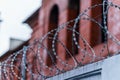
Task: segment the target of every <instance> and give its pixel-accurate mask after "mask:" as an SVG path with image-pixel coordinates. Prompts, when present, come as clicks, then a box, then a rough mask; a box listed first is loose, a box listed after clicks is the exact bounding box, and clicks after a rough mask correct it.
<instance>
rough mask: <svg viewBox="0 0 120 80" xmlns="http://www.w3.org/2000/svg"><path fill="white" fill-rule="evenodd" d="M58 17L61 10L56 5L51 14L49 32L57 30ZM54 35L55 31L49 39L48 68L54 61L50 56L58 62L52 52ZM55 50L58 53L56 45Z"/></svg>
mask: <svg viewBox="0 0 120 80" xmlns="http://www.w3.org/2000/svg"><path fill="white" fill-rule="evenodd" d="M58 17H59V9H58V6H57V5H54V6H53V8H52V9H51V12H50V17H49V26H48V32H49V31H51V30H54V29H56V28H57V26H58ZM54 34H55V31H54V32H52V33H51V34H50V35H49V36H48V38H49V39H48V41H47V44H48V50H49V53H50V55H49V54H48V58H47V65H48V66H49V65H51V64H52V59H51V57H50V56H52V58H53V60H54V61H56V59H55V56H54V55H53V52H52V41H53V37H54ZM55 48H56V51H57V44H55Z"/></svg>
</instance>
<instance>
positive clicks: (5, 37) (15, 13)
mask: <svg viewBox="0 0 120 80" xmlns="http://www.w3.org/2000/svg"><path fill="white" fill-rule="evenodd" d="M40 6H41V0H0V13H1V14H0V19H2V22H1V23H0V55H2V54H4V53H5V52H6V51H7V50H8V49H9V44H10V43H9V42H10V38H16V39H19V40H23V41H26V40H28V39H29V38H30V34H31V32H32V30H31V29H30V27H29V26H28V25H27V24H23V23H22V22H23V21H25V20H26V19H27V18H28V17H29V16H30V15H31V14H32V13H33V12H34V11H36V10H37V9H38V8H39V7H40Z"/></svg>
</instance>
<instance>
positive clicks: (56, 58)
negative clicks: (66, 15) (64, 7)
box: [0, 1, 120, 80]
mask: <svg viewBox="0 0 120 80" xmlns="http://www.w3.org/2000/svg"><path fill="white" fill-rule="evenodd" d="M99 6H107V9H105V10H103V13H101V14H99V15H97V16H96V17H94V18H92V17H91V16H89V15H88V14H87V12H88V11H89V10H91V9H94V8H96V7H99ZM111 7H112V8H114V9H116V8H117V9H119V10H120V7H119V6H118V5H115V4H113V3H112V2H108V1H104V2H103V3H102V4H95V5H93V6H91V7H88V8H87V9H86V10H84V11H83V12H81V13H80V15H78V17H77V18H75V19H73V20H71V21H69V22H66V23H64V24H62V25H60V26H58V28H56V29H53V30H51V31H49V32H48V33H46V34H45V35H44V36H43V37H41V38H40V39H36V40H35V41H34V42H33V43H32V44H30V45H28V46H24V47H23V49H22V50H19V51H18V52H15V53H13V54H11V55H10V56H9V57H8V58H7V59H6V60H4V61H3V62H1V65H0V67H1V69H0V70H1V75H0V76H1V80H15V79H17V80H25V79H28V80H45V79H46V78H49V77H52V76H55V75H58V74H61V73H63V72H66V71H68V70H72V69H75V68H77V67H80V66H83V65H85V64H88V63H92V62H95V61H98V60H101V59H105V58H106V57H108V56H110V55H108V54H110V51H111V50H110V48H109V47H110V46H113V44H112V45H111V43H110V41H111V42H112V43H114V45H115V46H117V47H118V48H120V40H119V39H118V38H117V37H116V35H114V34H112V32H110V31H109V29H108V26H107V23H108V24H109V20H108V21H106V19H107V16H106V15H107V14H108V12H109V9H110V8H111ZM102 15H103V24H101V23H100V22H99V21H97V20H96V18H98V17H100V16H102ZM80 20H83V21H91V22H93V23H95V24H96V25H97V26H96V27H99V28H100V29H101V30H102V32H104V33H105V34H104V35H105V39H106V40H107V41H105V42H103V43H101V47H100V48H99V50H98V49H97V48H94V47H92V46H91V45H90V44H89V42H88V41H87V40H86V38H85V37H84V36H83V35H82V34H81V32H78V31H77V30H76V29H77V27H78V26H77V24H78V23H79V21H80ZM71 23H74V25H72V26H71ZM86 24H87V23H86ZM86 24H83V25H86ZM81 26H82V25H81ZM86 28H87V27H86ZM63 30H67V31H69V32H71V33H72V35H70V36H71V38H72V42H71V43H72V46H71V47H72V48H71V49H72V51H71V50H69V48H68V47H67V46H66V44H65V43H64V41H62V40H61V39H60V38H59V34H60V33H61V32H62V31H63ZM49 35H53V37H50V36H49ZM77 36H78V38H79V40H77ZM96 36H97V35H96ZM47 40H52V45H51V46H52V48H51V49H50V50H49V49H48V45H47V44H46V42H47ZM80 43H81V44H80ZM56 44H57V45H60V47H61V48H62V49H64V53H60V52H58V51H57V49H56ZM81 45H83V46H81ZM75 47H77V49H78V50H79V53H78V54H73V53H74V52H75ZM96 49H97V50H98V51H97V52H96ZM51 52H52V53H51ZM119 52H120V50H119V49H118V50H117V51H116V52H114V53H115V54H113V55H116V54H119ZM105 53H106V54H107V56H105V55H106V54H105ZM44 55H47V57H45V56H44ZM60 55H62V56H60ZM64 56H65V58H63V57H64ZM66 56H67V57H68V58H67V57H66ZM46 58H49V62H50V63H51V65H47V64H46Z"/></svg>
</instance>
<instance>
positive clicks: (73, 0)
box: [66, 0, 80, 57]
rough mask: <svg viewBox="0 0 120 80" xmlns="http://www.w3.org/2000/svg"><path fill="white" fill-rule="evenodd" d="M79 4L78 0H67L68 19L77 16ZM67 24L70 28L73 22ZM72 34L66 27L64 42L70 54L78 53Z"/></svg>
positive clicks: (77, 38)
mask: <svg viewBox="0 0 120 80" xmlns="http://www.w3.org/2000/svg"><path fill="white" fill-rule="evenodd" d="M79 4H80V2H79V0H69V2H68V21H70V20H73V19H75V18H77V17H78V15H79V11H80V5H79ZM69 25H70V27H69V28H70V29H72V28H73V25H74V22H73V23H70V24H69ZM76 31H77V32H79V23H78V24H77V28H76ZM72 34H73V32H72V30H69V29H68V30H67V39H66V43H67V48H68V50H69V51H70V53H71V54H72V55H75V54H78V48H77V46H76V45H75V42H74V41H73V37H72ZM76 40H77V42H78V41H79V36H78V35H76ZM68 57H69V56H68Z"/></svg>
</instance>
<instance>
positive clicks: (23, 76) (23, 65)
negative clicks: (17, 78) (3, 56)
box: [21, 46, 27, 80]
mask: <svg viewBox="0 0 120 80" xmlns="http://www.w3.org/2000/svg"><path fill="white" fill-rule="evenodd" d="M26 52H27V47H26V46H25V47H23V56H22V64H21V69H22V72H21V73H22V78H21V80H26Z"/></svg>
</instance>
